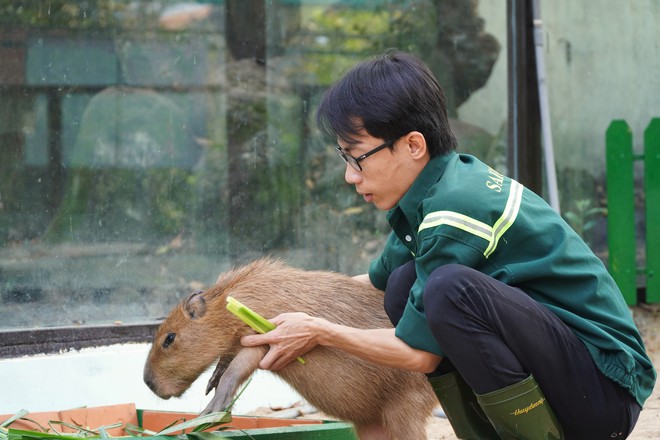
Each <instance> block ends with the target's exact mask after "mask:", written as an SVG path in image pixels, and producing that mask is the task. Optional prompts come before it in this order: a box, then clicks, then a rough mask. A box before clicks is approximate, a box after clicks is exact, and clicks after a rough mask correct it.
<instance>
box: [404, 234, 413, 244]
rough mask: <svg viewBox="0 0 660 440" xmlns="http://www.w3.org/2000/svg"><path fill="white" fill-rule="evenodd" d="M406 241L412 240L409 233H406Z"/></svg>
mask: <svg viewBox="0 0 660 440" xmlns="http://www.w3.org/2000/svg"><path fill="white" fill-rule="evenodd" d="M405 238H406V241H407V242H408V243H410V242H411V241H412V237H411V236H410V235H406V237H405Z"/></svg>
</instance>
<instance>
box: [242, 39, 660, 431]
mask: <svg viewBox="0 0 660 440" xmlns="http://www.w3.org/2000/svg"><path fill="white" fill-rule="evenodd" d="M317 121H318V123H319V126H320V127H321V128H322V129H323V130H324V131H325V132H326V133H328V134H331V135H333V136H335V137H336V138H337V140H338V144H339V145H338V146H337V152H338V153H339V155H340V156H341V158H342V159H343V160H344V161H345V162H346V171H345V174H344V178H345V180H346V182H348V183H349V184H351V185H354V186H355V189H356V191H357V192H358V193H359V194H361V195H362V196H363V197H364V200H365V201H366V202H367V203H373V204H374V205H375V206H376V207H377V208H378V209H381V210H386V211H388V212H387V218H388V221H389V223H390V225H391V227H392V230H393V232H392V234H391V236H390V237H389V239H388V242H387V244H386V246H385V249H384V250H383V253H382V254H381V256H380V257H379V258H378V259H377V260H375V261H374V262H373V263H372V264H371V267H370V269H369V273H368V275H366V274H365V275H362V276H358V278H360V279H361V280H362V281H365V282H371V283H372V284H373V285H374V286H376V287H377V288H380V289H382V290H384V291H385V310H386V312H387V313H388V315H389V317H390V319H391V320H392V322H393V324H394V325H395V329H372V330H360V329H354V328H349V327H345V326H340V325H337V324H334V323H331V322H328V321H326V320H322V319H318V318H315V317H313V316H309V315H306V314H303V313H287V314H283V315H280V316H278V317H276V318H274V319H273V322H274V323H275V324H277V325H278V327H277V329H276V330H274V331H273V332H270V333H267V334H265V335H255V336H247V337H245V338H243V340H242V343H243V344H244V345H247V346H253V345H260V344H270V346H271V348H270V350H269V352H268V354H267V355H266V356H265V357H264V359H263V360H262V361H261V364H260V366H261V367H262V368H265V369H272V370H277V369H280V368H282V367H283V366H285V365H286V364H288V363H289V362H291V361H292V360H293V359H295V358H296V357H297V356H300V355H304V353H305V352H307V351H308V350H310V349H312V348H313V347H314V346H316V345H319V344H320V345H327V346H333V347H337V348H339V349H342V350H344V351H346V352H348V353H352V354H354V355H356V356H360V357H362V358H364V359H367V360H369V361H372V362H376V363H379V364H383V365H387V366H393V367H399V368H406V369H410V370H415V371H420V372H424V373H427V375H428V377H429V380H430V381H431V383H432V385H433V387H434V390H435V391H436V394H437V395H438V397H439V399H440V401H441V404H442V405H443V408H444V409H445V412H446V414H447V416H448V418H449V420H450V423H451V424H452V427H453V428H454V430H455V432H456V434H457V436H458V437H459V438H507V439H508V438H524V439H558V438H566V439H582V440H583V439H598V438H608V439H609V438H625V437H627V436H628V435H629V434H630V432H631V431H632V429H633V427H634V425H635V423H636V421H637V418H638V416H639V412H640V410H641V406H642V405H643V403H644V401H645V400H646V399H647V398H648V396H649V395H650V394H651V391H652V389H653V386H654V383H655V371H654V369H653V366H652V364H651V362H650V360H649V358H648V355H647V354H646V351H645V348H644V344H643V342H642V339H641V336H640V334H639V332H638V330H637V329H636V327H635V324H634V322H633V320H632V317H631V314H630V311H629V310H628V308H627V306H626V304H625V302H624V301H623V299H622V296H621V294H620V292H619V290H618V289H617V286H616V285H615V283H614V281H613V280H612V278H611V277H610V276H609V274H608V273H607V270H606V269H605V267H604V266H603V264H602V263H601V262H600V260H599V259H598V258H597V257H596V256H595V255H594V254H593V253H592V252H591V251H590V250H589V248H588V247H587V246H586V244H585V243H584V242H583V241H582V240H581V239H580V237H579V236H578V235H576V234H575V233H574V231H573V230H572V229H571V228H570V227H569V226H568V225H567V224H566V223H565V222H564V221H563V220H562V219H561V217H560V216H559V215H558V214H557V213H555V212H554V211H553V210H552V209H551V208H550V207H549V206H548V205H547V204H546V203H545V202H544V201H543V200H542V199H541V198H540V197H538V196H537V195H535V194H534V193H532V192H531V191H529V190H528V189H526V188H524V187H523V186H522V185H521V184H519V183H518V182H516V181H514V180H511V179H509V178H507V177H505V176H503V175H502V174H500V173H498V172H497V171H495V170H493V169H491V168H489V167H488V166H487V165H484V164H483V163H481V162H480V161H479V160H477V159H476V158H474V157H472V156H469V155H459V154H457V153H456V152H455V148H456V140H455V138H454V136H453V134H452V132H451V129H450V127H449V123H448V119H447V113H446V104H445V98H444V94H443V92H442V90H441V88H440V86H439V85H438V83H437V81H436V79H435V78H434V77H433V75H432V74H431V72H430V71H429V69H428V68H427V67H426V66H425V65H424V64H423V63H422V62H421V61H419V60H418V59H416V58H415V57H413V56H410V55H407V54H403V53H397V52H391V53H387V54H385V55H382V56H379V57H376V58H373V59H370V60H367V61H364V62H362V63H360V64H358V65H357V66H355V67H354V68H353V69H351V70H350V71H349V72H348V73H347V74H346V75H345V76H344V77H343V78H342V79H341V80H340V81H338V82H337V83H336V84H334V85H333V86H332V87H331V88H330V89H329V90H328V91H327V92H326V94H325V95H324V98H323V100H322V101H321V104H320V106H319V110H318V114H317ZM356 300H359V298H356ZM484 414H485V415H486V416H487V418H486V417H484Z"/></svg>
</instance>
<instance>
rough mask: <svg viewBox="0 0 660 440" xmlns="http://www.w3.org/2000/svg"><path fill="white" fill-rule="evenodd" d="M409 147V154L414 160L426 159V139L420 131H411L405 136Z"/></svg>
mask: <svg viewBox="0 0 660 440" xmlns="http://www.w3.org/2000/svg"><path fill="white" fill-rule="evenodd" d="M405 139H406V143H407V145H408V152H409V154H410V156H411V157H412V158H413V159H422V158H424V157H425V156H426V155H427V153H428V150H427V148H426V138H425V137H424V135H423V134H422V133H420V132H419V131H411V132H410V133H408V134H407V135H406V136H405Z"/></svg>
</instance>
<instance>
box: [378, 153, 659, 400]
mask: <svg viewBox="0 0 660 440" xmlns="http://www.w3.org/2000/svg"><path fill="white" fill-rule="evenodd" d="M387 218H388V221H389V223H390V225H391V226H392V229H393V232H392V234H391V235H390V237H389V239H388V241H387V244H386V246H385V249H384V250H383V253H382V255H381V256H380V257H379V258H378V259H377V260H375V261H374V262H372V264H371V267H370V269H369V277H370V279H371V282H372V283H373V284H374V285H375V286H376V287H378V288H380V289H382V290H384V289H385V285H386V283H387V279H388V277H389V275H390V273H392V271H393V270H394V269H396V268H397V267H399V266H400V265H402V264H404V263H405V262H407V261H410V260H412V259H413V258H414V259H415V265H416V270H417V281H416V282H415V284H414V285H413V287H412V289H411V291H410V296H409V298H408V303H407V305H406V308H405V310H404V312H403V316H402V318H401V320H400V321H399V323H398V325H397V327H396V335H397V336H398V337H399V338H401V339H402V340H403V341H405V342H406V343H407V344H408V345H410V346H411V347H414V348H417V349H420V350H424V351H428V352H432V353H435V354H438V355H442V354H443V353H442V348H441V347H440V346H439V345H438V343H437V342H436V340H435V338H434V337H433V335H432V334H431V331H430V329H429V327H428V325H427V322H426V318H425V316H424V304H423V291H424V286H425V284H426V280H427V278H428V276H429V275H430V274H431V272H433V270H434V269H436V268H438V267H439V266H442V265H443V264H448V263H458V264H462V265H465V266H468V267H471V268H474V269H476V270H479V271H480V272H482V273H484V274H487V275H489V276H491V277H493V278H495V279H497V280H499V281H502V282H503V283H506V284H508V285H511V286H516V287H518V288H520V289H522V290H523V291H524V292H526V293H527V294H528V295H529V296H530V297H532V298H533V299H535V300H536V301H538V302H539V303H541V304H543V305H545V306H546V307H547V308H548V309H550V310H551V311H552V312H554V313H555V314H556V315H557V316H558V317H559V318H560V319H561V320H562V321H563V322H565V323H566V324H567V325H568V326H569V327H570V328H571V329H572V330H573V331H574V332H575V334H576V335H577V336H578V337H579V338H580V339H581V340H582V341H583V342H584V344H585V345H586V347H587V349H588V350H589V352H590V353H591V355H592V356H593V358H594V361H595V362H596V364H597V365H598V367H599V368H600V370H601V371H602V372H603V373H604V374H605V375H606V376H607V377H609V378H611V379H612V380H614V381H615V382H617V383H619V384H621V385H622V386H623V387H624V388H626V389H628V390H629V391H630V393H631V394H632V395H633V396H635V398H636V399H637V401H638V402H639V403H640V405H642V404H643V403H644V401H645V400H646V399H647V398H648V397H649V395H650V394H651V391H652V390H653V386H654V383H655V371H654V369H653V366H652V364H651V361H650V360H649V358H648V355H647V354H646V350H645V348H644V343H643V342H642V338H641V336H640V334H639V331H638V330H637V327H636V326H635V324H634V322H633V319H632V314H631V312H630V310H629V309H628V307H627V305H626V303H625V301H624V299H623V296H622V295H621V293H620V291H619V289H618V287H617V286H616V284H615V283H614V280H613V279H612V277H611V276H610V275H609V273H608V272H607V269H606V268H605V266H604V265H603V264H602V262H601V261H600V260H599V259H598V258H597V257H596V256H595V255H594V254H593V252H592V251H591V250H590V249H589V247H588V246H587V245H586V244H585V243H584V241H582V239H581V238H580V237H579V236H578V235H577V234H576V233H575V232H574V231H573V229H571V227H570V226H568V224H566V222H564V220H563V219H562V218H561V217H560V216H559V215H558V214H557V213H556V212H555V211H554V210H552V208H550V206H548V204H547V203H545V201H543V199H541V198H540V197H538V196H537V195H536V194H534V193H533V192H532V191H530V190H528V189H526V188H524V187H523V186H522V185H521V184H520V183H518V182H516V181H515V180H512V179H509V178H507V177H505V176H503V175H501V174H500V173H498V172H497V171H495V170H493V169H492V168H489V167H488V166H487V165H485V164H483V163H482V162H480V161H479V160H477V159H476V158H474V157H472V156H469V155H462V154H461V155H459V154H456V153H450V154H448V155H443V156H439V157H435V158H433V159H432V160H431V161H430V162H429V163H428V165H427V166H426V167H425V168H424V170H423V171H422V172H421V173H420V175H419V176H418V177H417V179H416V180H415V182H414V184H413V186H412V187H411V188H410V190H409V191H408V192H407V193H406V194H405V195H404V197H403V198H402V199H401V200H400V201H399V203H398V205H397V206H396V207H395V208H393V209H391V210H390V211H389V212H388V214H387ZM521 330H522V331H524V329H521Z"/></svg>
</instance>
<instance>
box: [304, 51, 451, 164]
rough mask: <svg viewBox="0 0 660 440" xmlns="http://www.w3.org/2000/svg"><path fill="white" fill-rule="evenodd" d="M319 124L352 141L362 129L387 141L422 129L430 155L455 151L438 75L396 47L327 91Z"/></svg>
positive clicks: (329, 132)
mask: <svg viewBox="0 0 660 440" xmlns="http://www.w3.org/2000/svg"><path fill="white" fill-rule="evenodd" d="M316 122H317V124H318V126H319V128H320V129H321V131H322V132H323V133H324V134H326V135H328V136H330V137H334V138H339V139H342V140H344V141H345V142H347V143H352V142H355V140H356V137H357V135H358V133H359V132H360V131H362V130H365V131H366V132H367V133H368V134H369V135H371V136H373V137H377V138H380V139H384V140H385V141H388V140H392V139H397V138H399V137H401V136H403V135H405V134H407V133H409V132H411V131H419V132H420V133H422V134H423V135H424V138H425V139H426V142H427V147H428V150H429V153H430V155H431V157H434V156H437V155H439V154H446V153H448V152H450V151H453V150H455V149H456V138H455V137H454V134H453V132H452V131H451V127H450V126H449V120H448V117H447V104H446V99H445V94H444V92H443V91H442V88H441V87H440V84H439V83H438V81H437V79H436V78H435V77H434V75H433V73H431V70H430V69H429V68H428V67H427V66H426V65H425V64H424V63H423V62H422V61H420V60H419V59H418V58H416V57H414V56H413V55H410V54H406V53H402V52H397V51H388V52H386V53H384V54H382V55H379V56H376V57H374V58H371V59H368V60H365V61H362V62H361V63H359V64H357V65H355V66H354V67H353V68H351V69H350V70H349V71H348V72H347V73H346V74H345V75H344V76H343V77H342V78H341V79H340V80H339V81H337V82H336V83H335V84H333V85H332V86H331V87H330V88H329V89H328V90H327V91H326V92H325V94H324V95H323V98H322V99H321V102H320V104H319V108H318V110H317V113H316Z"/></svg>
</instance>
